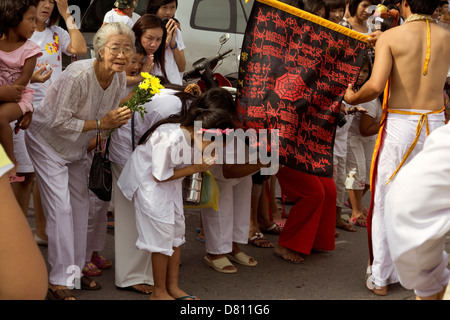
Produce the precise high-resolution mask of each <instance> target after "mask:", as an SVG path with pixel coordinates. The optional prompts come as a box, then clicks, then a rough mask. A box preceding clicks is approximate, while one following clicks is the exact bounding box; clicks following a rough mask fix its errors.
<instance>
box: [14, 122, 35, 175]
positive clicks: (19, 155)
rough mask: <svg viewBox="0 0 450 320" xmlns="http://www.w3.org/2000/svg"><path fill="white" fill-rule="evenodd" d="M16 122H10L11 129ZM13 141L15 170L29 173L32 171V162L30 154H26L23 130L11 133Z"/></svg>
mask: <svg viewBox="0 0 450 320" xmlns="http://www.w3.org/2000/svg"><path fill="white" fill-rule="evenodd" d="M15 125H16V122H15V121H13V122H11V123H10V126H11V130H14V127H15ZM13 143H14V157H15V158H16V161H17V163H18V167H17V172H19V173H30V172H34V168H33V163H32V162H31V159H30V156H29V155H28V151H27V148H26V146H25V131H24V130H19V132H17V134H15V133H13Z"/></svg>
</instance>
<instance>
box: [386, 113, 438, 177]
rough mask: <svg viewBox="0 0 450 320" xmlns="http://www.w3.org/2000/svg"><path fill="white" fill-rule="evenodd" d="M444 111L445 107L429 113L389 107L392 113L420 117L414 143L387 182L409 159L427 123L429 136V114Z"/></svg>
mask: <svg viewBox="0 0 450 320" xmlns="http://www.w3.org/2000/svg"><path fill="white" fill-rule="evenodd" d="M443 111H445V108H442V109H441V110H436V111H430V112H427V113H419V112H412V111H404V110H397V109H388V112H390V113H397V114H405V115H420V119H419V122H418V124H417V127H416V138H415V139H414V141H413V143H412V144H411V146H410V147H409V149H408V151H407V152H406V154H405V156H404V157H403V160H402V162H400V165H399V166H398V167H397V169H396V170H395V172H394V173H393V174H392V176H391V177H390V178H389V180H388V182H387V183H386V184H388V183H389V182H391V180H392V179H393V178H394V176H395V175H396V174H397V172H398V171H399V170H400V168H401V167H402V166H403V165H404V164H405V162H406V160H407V159H408V157H409V156H410V154H411V152H412V151H413V150H414V148H415V147H416V145H417V142H418V141H419V138H420V133H421V132H422V128H423V125H424V124H425V125H426V130H427V136H428V135H429V134H430V128H429V126H428V115H429V114H438V113H441V112H443Z"/></svg>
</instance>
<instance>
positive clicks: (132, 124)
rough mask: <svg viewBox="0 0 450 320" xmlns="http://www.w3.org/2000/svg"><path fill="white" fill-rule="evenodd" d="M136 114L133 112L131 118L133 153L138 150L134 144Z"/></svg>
mask: <svg viewBox="0 0 450 320" xmlns="http://www.w3.org/2000/svg"><path fill="white" fill-rule="evenodd" d="M135 113H136V111H134V112H133V115H132V117H131V145H132V146H133V151H134V149H135V148H136V146H135V142H134V139H135V138H134V114H135Z"/></svg>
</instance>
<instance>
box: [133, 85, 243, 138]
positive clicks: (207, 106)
mask: <svg viewBox="0 0 450 320" xmlns="http://www.w3.org/2000/svg"><path fill="white" fill-rule="evenodd" d="M182 101H183V100H182ZM190 102H191V104H190V106H189V108H188V109H187V110H186V111H185V112H184V111H182V112H181V113H180V114H176V115H171V116H170V117H168V118H166V119H162V120H160V121H158V122H157V123H155V124H154V125H153V126H152V127H151V128H150V129H148V130H147V132H146V133H145V134H144V135H143V136H142V137H141V139H140V140H139V144H144V143H145V142H146V141H147V140H148V139H149V138H150V136H151V134H152V133H153V132H154V131H155V130H156V129H157V128H158V127H159V126H161V125H163V124H166V123H179V124H180V125H182V126H193V125H194V121H202V128H205V129H211V128H214V129H215V128H218V129H228V128H234V125H235V116H236V114H237V110H236V106H235V104H234V100H233V97H232V96H231V94H230V93H229V92H228V91H227V90H225V89H223V88H214V89H210V90H208V91H206V92H205V93H203V94H202V95H201V96H200V97H197V98H195V97H194V96H192V100H191V101H190Z"/></svg>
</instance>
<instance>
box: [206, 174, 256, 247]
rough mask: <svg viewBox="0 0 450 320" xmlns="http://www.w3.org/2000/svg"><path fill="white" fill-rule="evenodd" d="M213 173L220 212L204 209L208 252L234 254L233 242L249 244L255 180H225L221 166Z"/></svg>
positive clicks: (247, 178)
mask: <svg viewBox="0 0 450 320" xmlns="http://www.w3.org/2000/svg"><path fill="white" fill-rule="evenodd" d="M215 168H217V169H220V170H211V172H212V173H213V175H214V177H215V179H216V182H217V186H218V187H219V211H215V210H214V209H211V208H208V209H202V210H201V215H202V224H203V232H204V234H205V246H206V252H207V253H209V254H226V253H230V252H231V251H232V246H233V242H236V243H243V244H245V243H247V242H248V232H249V228H250V202H251V190H252V177H251V176H246V177H243V178H240V179H228V180H227V179H225V178H223V175H222V173H221V172H220V171H221V170H222V166H220V165H216V166H214V167H213V169H215Z"/></svg>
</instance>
